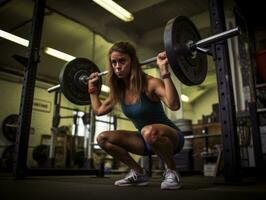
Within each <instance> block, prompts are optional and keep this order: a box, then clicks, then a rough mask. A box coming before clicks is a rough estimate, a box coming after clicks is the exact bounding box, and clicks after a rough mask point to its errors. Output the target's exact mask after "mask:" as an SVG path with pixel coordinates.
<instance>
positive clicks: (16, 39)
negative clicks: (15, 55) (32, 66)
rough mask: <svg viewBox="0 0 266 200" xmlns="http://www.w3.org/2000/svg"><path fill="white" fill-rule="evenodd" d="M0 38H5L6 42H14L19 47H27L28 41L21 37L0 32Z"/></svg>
mask: <svg viewBox="0 0 266 200" xmlns="http://www.w3.org/2000/svg"><path fill="white" fill-rule="evenodd" d="M0 37H2V38H5V39H7V40H10V41H12V42H15V43H17V44H20V45H22V46H25V47H28V46H29V41H28V40H26V39H24V38H21V37H18V36H16V35H13V34H11V33H8V32H5V31H2V30H0Z"/></svg>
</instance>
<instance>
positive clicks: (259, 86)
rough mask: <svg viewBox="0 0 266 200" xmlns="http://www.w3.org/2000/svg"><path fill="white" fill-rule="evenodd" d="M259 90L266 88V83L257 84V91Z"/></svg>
mask: <svg viewBox="0 0 266 200" xmlns="http://www.w3.org/2000/svg"><path fill="white" fill-rule="evenodd" d="M259 88H266V83H260V84H256V89H259Z"/></svg>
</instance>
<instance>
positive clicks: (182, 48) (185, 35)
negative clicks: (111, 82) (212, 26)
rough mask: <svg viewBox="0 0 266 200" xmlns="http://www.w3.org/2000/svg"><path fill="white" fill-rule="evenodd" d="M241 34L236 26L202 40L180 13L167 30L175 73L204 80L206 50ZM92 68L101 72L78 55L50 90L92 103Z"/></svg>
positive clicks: (78, 101) (181, 77)
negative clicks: (59, 91) (90, 93)
mask: <svg viewBox="0 0 266 200" xmlns="http://www.w3.org/2000/svg"><path fill="white" fill-rule="evenodd" d="M239 34H240V30H239V28H238V27H236V28H234V29H231V30H228V31H225V32H222V33H219V34H216V35H213V36H211V37H208V38H205V39H202V40H200V34H199V33H198V31H197V29H196V27H195V25H194V24H193V23H192V22H191V21H190V19H189V18H187V17H185V16H179V17H175V18H173V19H171V20H169V21H168V23H167V24H166V27H165V30H164V47H165V51H166V54H167V58H168V61H169V64H170V66H171V68H172V70H173V72H174V74H175V76H176V77H177V78H178V79H179V80H180V81H181V82H182V83H183V84H186V85H189V86H190V85H198V84H201V83H202V82H203V81H204V80H205V78H206V75H207V58H206V54H210V55H211V53H210V46H211V45H212V44H214V43H216V42H221V41H224V40H226V39H228V38H231V37H233V36H236V35H239ZM195 41H197V42H195ZM156 59H157V58H156V57H153V58H150V59H148V60H145V61H142V62H141V63H140V64H141V65H145V64H148V63H152V62H154V61H156ZM92 72H100V71H99V68H98V67H97V66H96V65H95V64H94V63H93V62H92V61H90V60H89V59H86V58H76V59H74V60H72V61H70V62H68V63H67V64H66V65H65V66H64V67H63V69H62V71H61V73H60V76H59V83H60V84H59V85H56V86H53V87H51V88H49V89H48V92H53V91H55V90H57V89H61V91H62V93H63V94H64V95H65V97H66V98H67V99H68V100H69V101H70V102H72V103H74V104H77V105H87V104H90V95H89V94H88V92H87V81H88V80H89V76H90V74H91V73H92ZM107 73H108V71H104V72H101V73H100V74H99V75H100V76H101V75H104V74H107ZM101 83H102V79H101V78H100V80H99V84H98V91H100V90H99V88H101Z"/></svg>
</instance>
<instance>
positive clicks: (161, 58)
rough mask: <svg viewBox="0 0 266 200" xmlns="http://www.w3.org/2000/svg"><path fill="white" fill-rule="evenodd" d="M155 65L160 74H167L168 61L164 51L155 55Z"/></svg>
mask: <svg viewBox="0 0 266 200" xmlns="http://www.w3.org/2000/svg"><path fill="white" fill-rule="evenodd" d="M157 65H158V67H159V69H160V72H161V74H165V73H168V59H167V56H166V52H165V51H163V52H161V53H159V54H158V55H157Z"/></svg>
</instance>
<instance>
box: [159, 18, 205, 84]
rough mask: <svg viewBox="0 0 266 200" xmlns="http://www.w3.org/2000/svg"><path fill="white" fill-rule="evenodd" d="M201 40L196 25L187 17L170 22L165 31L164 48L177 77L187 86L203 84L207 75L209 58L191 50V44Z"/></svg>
mask: <svg viewBox="0 0 266 200" xmlns="http://www.w3.org/2000/svg"><path fill="white" fill-rule="evenodd" d="M199 40H200V34H199V33H198V31H197V29H196V27H195V25H194V24H193V23H192V22H191V21H190V19H189V18H187V17H185V16H179V17H176V18H173V19H171V20H169V21H168V22H167V24H166V27H165V30H164V47H165V51H166V54H167V58H168V61H169V64H170V66H171V68H172V70H173V72H174V74H175V75H176V77H177V78H178V79H179V80H180V81H181V82H182V83H184V84H185V85H198V84H201V83H202V82H203V81H204V80H205V78H206V75H207V57H206V55H205V54H202V53H200V52H196V53H195V54H194V55H193V53H192V52H191V51H190V50H189V48H188V44H189V43H190V42H193V43H195V42H197V41H199Z"/></svg>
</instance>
